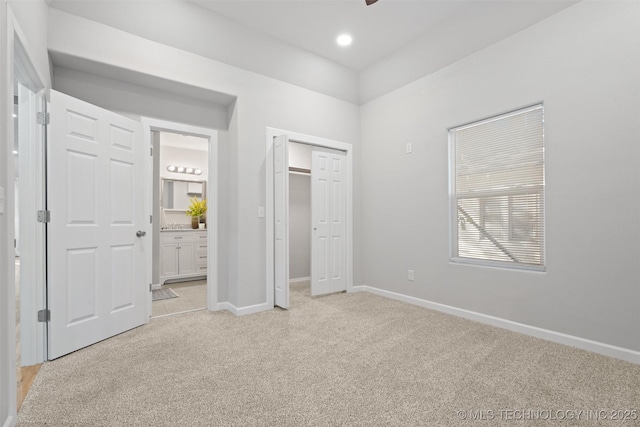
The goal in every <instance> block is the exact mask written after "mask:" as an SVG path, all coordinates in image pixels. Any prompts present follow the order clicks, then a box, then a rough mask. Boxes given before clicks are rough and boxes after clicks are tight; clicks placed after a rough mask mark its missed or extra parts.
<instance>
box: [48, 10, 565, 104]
mask: <svg viewBox="0 0 640 427" xmlns="http://www.w3.org/2000/svg"><path fill="white" fill-rule="evenodd" d="M577 1H578V0H378V2H377V3H375V4H373V5H371V6H366V4H365V0H91V1H88V0H55V1H53V2H52V3H51V8H53V9H57V11H59V12H63V13H66V14H71V15H76V16H78V17H82V18H84V19H88V20H91V21H95V22H98V23H101V24H103V25H106V26H109V27H113V28H116V29H118V30H121V31H125V32H128V33H131V34H134V35H137V36H139V37H142V38H144V39H147V40H151V41H154V42H157V43H161V44H164V45H167V46H171V47H174V48H178V49H181V50H184V51H187V52H191V53H194V54H197V55H201V56H203V57H206V58H211V59H213V60H216V61H219V62H222V63H226V64H229V65H232V66H235V67H238V68H241V69H244V70H248V71H252V72H255V73H258V74H261V75H264V76H267V77H272V78H275V79H278V80H281V81H285V82H289V83H291V84H294V85H297V86H301V87H304V88H307V89H310V90H313V91H316V92H319V93H323V94H326V95H329V96H332V97H336V98H339V99H344V100H346V101H348V102H352V103H356V104H364V103H367V102H369V101H371V100H373V99H375V98H377V97H379V96H381V95H383V94H385V93H388V92H390V91H392V90H394V89H397V88H399V87H402V86H403V85H405V84H407V83H409V82H412V81H414V80H416V79H418V78H420V77H423V76H426V75H429V74H431V73H433V72H435V71H437V70H439V69H441V68H443V67H446V66H447V65H450V64H452V63H454V62H456V61H458V60H460V59H462V58H464V57H466V56H468V55H471V54H473V53H474V52H477V51H479V50H482V49H484V48H487V47H488V46H491V45H492V44H494V43H497V42H499V41H500V40H502V39H504V38H506V37H509V36H511V35H513V34H515V33H517V32H519V31H521V30H523V29H525V28H527V27H529V26H531V25H534V24H536V23H537V22H540V21H542V20H544V19H545V18H547V17H549V16H551V15H553V14H555V13H557V12H559V11H561V10H562V9H564V8H566V7H568V6H570V5H571V4H573V3H576V2H577ZM53 18H58V19H57V20H56V19H53ZM58 20H61V22H66V21H67V19H66V18H64V17H63V16H62V15H60V14H56V13H53V14H50V25H49V32H50V33H51V34H55V33H56V30H57V27H56V25H55V22H57V21H58ZM65 25H66V24H65ZM342 32H349V33H350V34H351V35H352V36H353V38H354V42H353V44H352V45H351V46H349V47H346V48H345V47H340V46H338V45H337V44H336V43H335V40H336V37H337V36H338V34H340V33H342ZM54 39H55V38H54ZM56 49H57V50H58V51H59V52H58V51H56ZM49 51H50V54H51V57H52V60H53V64H54V66H55V67H61V68H69V69H80V70H82V69H83V68H86V69H87V70H86V72H91V70H94V72H96V73H98V74H99V73H102V74H99V75H104V77H109V78H112V79H115V80H119V79H121V80H123V81H127V82H133V83H136V84H143V85H147V86H150V85H151V83H154V82H152V81H147V80H146V79H145V77H144V76H137V77H136V78H135V79H133V80H132V78H131V76H130V75H127V73H126V72H125V71H118V70H115V71H114V70H113V69H111V68H113V67H111V68H109V67H108V66H105V64H85V65H83V64H82V62H83V60H84V59H83V58H75V59H74V60H71V59H73V58H69V55H66V56H65V55H64V54H63V53H64V51H65V49H64V46H57V47H56V46H55V43H52V42H50V45H49ZM85 62H86V61H85ZM134 77H135V76H134ZM155 83H157V85H159V86H161V87H163V88H164V90H168V89H167V84H169V86H171V82H160V81H158V82H155ZM155 83H154V84H155ZM187 89H197V88H187ZM180 90H181V89H180V88H178V89H177V91H178V92H180ZM212 96H213V95H208V96H207V99H208V100H210V101H215V100H214V99H210V98H211V97H212ZM216 96H218V95H216ZM220 96H222V97H223V99H221V100H218V101H217V102H221V103H223V105H228V104H229V103H230V102H232V100H233V98H234V97H233V96H229V95H225V94H220Z"/></svg>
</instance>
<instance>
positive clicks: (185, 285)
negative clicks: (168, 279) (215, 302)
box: [151, 280, 207, 317]
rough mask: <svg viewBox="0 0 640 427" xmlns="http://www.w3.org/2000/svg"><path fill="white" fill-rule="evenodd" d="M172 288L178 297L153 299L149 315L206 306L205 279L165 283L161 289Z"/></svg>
mask: <svg viewBox="0 0 640 427" xmlns="http://www.w3.org/2000/svg"><path fill="white" fill-rule="evenodd" d="M167 288H170V289H172V290H173V291H174V292H175V293H176V294H178V298H171V299H164V300H160V301H153V302H152V303H151V307H152V311H151V317H158V316H166V315H168V314H175V313H181V312H183V311H190V310H198V309H203V308H206V307H207V281H206V280H193V281H190V282H178V283H167V284H165V285H163V286H162V289H167Z"/></svg>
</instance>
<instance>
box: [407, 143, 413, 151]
mask: <svg viewBox="0 0 640 427" xmlns="http://www.w3.org/2000/svg"><path fill="white" fill-rule="evenodd" d="M412 152H413V147H412V146H411V143H410V142H408V143H407V154H411V153H412Z"/></svg>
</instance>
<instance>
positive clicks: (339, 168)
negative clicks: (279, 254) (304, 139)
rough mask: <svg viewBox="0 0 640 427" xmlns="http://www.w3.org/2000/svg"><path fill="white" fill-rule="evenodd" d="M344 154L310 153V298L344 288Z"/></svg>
mask: <svg viewBox="0 0 640 427" xmlns="http://www.w3.org/2000/svg"><path fill="white" fill-rule="evenodd" d="M346 211H347V210H346V154H345V153H344V152H342V151H336V150H329V149H324V148H320V147H313V150H312V152H311V226H312V228H313V229H312V234H311V295H322V294H328V293H332V292H339V291H344V290H346V289H347V281H346V241H345V232H346V226H345V220H346Z"/></svg>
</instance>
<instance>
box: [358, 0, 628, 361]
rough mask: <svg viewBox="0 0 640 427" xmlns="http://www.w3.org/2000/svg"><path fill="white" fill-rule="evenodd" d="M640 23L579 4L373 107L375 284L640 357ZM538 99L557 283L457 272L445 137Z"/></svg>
mask: <svg viewBox="0 0 640 427" xmlns="http://www.w3.org/2000/svg"><path fill="white" fill-rule="evenodd" d="M639 13H640V6H639V3H638V2H581V3H578V4H577V5H575V6H572V7H570V8H567V9H565V10H563V11H561V12H560V13H558V14H556V15H554V16H552V17H550V18H549V19H546V20H544V21H542V22H540V23H538V24H536V25H534V26H532V27H530V28H528V29H526V30H524V31H522V32H520V33H517V34H515V35H513V36H511V37H509V38H507V39H505V40H503V41H501V42H499V43H497V44H495V45H493V46H491V47H489V48H486V49H484V50H482V51H480V52H478V53H476V54H473V55H471V56H469V57H467V58H465V59H463V60H461V61H458V62H456V63H454V64H452V65H450V66H448V67H446V68H444V69H441V70H439V71H437V72H435V73H433V74H431V75H429V76H427V77H424V78H422V79H419V80H417V81H415V82H413V83H411V84H409V85H407V86H405V87H403V88H401V89H398V90H396V91H394V92H392V93H390V94H388V95H385V96H382V97H380V98H378V99H376V100H375V101H372V102H370V103H368V104H366V105H364V106H363V107H362V109H361V125H362V127H361V144H362V176H363V193H362V204H363V212H366V214H365V215H363V217H362V227H363V232H362V235H363V238H362V248H363V257H364V259H363V265H364V267H365V269H364V280H363V282H364V284H365V285H368V286H372V287H376V288H380V289H384V290H389V291H393V292H397V293H401V294H405V295H409V296H413V297H416V298H421V299H425V300H429V301H433V302H437V303H441V304H446V305H450V306H454V307H458V308H463V309H467V310H471V311H475V312H479V313H483V314H486V315H491V316H496V317H499V318H503V319H508V320H511V321H515V322H520V323H523V324H527V325H532V326H535V327H539V328H544V329H548V330H552V331H556V332H560V333H565V334H569V335H573V336H577V337H582V338H586V339H590V340H595V341H599V342H602V343H607V344H610V345H613V346H620V347H624V348H627V349H632V350H640V310H639V309H638V304H639V301H640V287H639V285H638V284H639V283H640V269H639V268H638V262H639V260H640V245H639V244H638V242H639V241H640V222H639V221H638V218H639V217H640V162H639V159H640V144H639V143H638V141H640V120H638V118H639V117H640V78H639V76H640V74H639V73H640V26H639V25H638V16H639ZM540 101H543V102H544V106H545V144H546V151H545V155H546V229H547V232H546V233H547V234H546V249H547V250H546V252H547V263H546V264H547V271H546V272H545V273H535V272H524V271H516V270H508V269H496V268H485V267H477V266H468V265H459V264H452V263H450V262H449V247H450V245H449V232H448V230H449V194H448V177H449V171H448V164H449V162H448V153H447V128H449V127H452V126H456V125H460V124H464V123H467V122H470V121H473V120H477V119H481V118H484V117H487V116H491V115H494V114H496V113H500V112H504V111H508V110H511V109H515V108H518V107H522V106H525V105H529V104H532V103H535V102H540ZM407 142H411V143H412V144H413V154H409V155H407V154H405V144H406V143H407ZM408 269H413V270H415V281H414V282H409V281H407V270H408Z"/></svg>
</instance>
